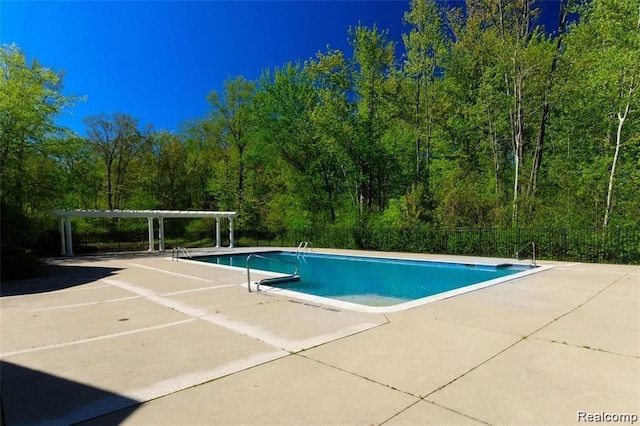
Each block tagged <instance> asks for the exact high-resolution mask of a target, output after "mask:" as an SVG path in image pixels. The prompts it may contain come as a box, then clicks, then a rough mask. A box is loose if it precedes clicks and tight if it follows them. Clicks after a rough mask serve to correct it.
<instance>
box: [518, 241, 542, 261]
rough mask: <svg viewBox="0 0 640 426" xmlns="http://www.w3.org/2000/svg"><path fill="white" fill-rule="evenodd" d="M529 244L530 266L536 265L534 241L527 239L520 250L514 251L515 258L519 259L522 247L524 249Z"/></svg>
mask: <svg viewBox="0 0 640 426" xmlns="http://www.w3.org/2000/svg"><path fill="white" fill-rule="evenodd" d="M529 246H531V266H537V265H536V243H534V242H533V241H529V242H528V243H527V244H525V245H524V246H522V247H521V248H520V250H518V251H517V252H516V259H518V260H520V252H522V251H523V250H524V249H526V248H527V247H529Z"/></svg>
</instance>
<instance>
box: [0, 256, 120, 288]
mask: <svg viewBox="0 0 640 426" xmlns="http://www.w3.org/2000/svg"><path fill="white" fill-rule="evenodd" d="M119 270H120V268H104V267H96V266H77V265H73V266H72V265H64V264H46V265H44V266H43V267H42V269H41V270H40V274H39V276H38V277H37V278H27V279H23V280H11V281H3V282H2V285H0V296H17V295H23V294H36V293H46V292H49V291H55V290H62V289H65V288H69V287H75V286H79V285H82V284H87V283H90V282H94V281H97V280H100V279H102V278H106V277H109V276H111V275H113V274H114V273H115V272H117V271H119Z"/></svg>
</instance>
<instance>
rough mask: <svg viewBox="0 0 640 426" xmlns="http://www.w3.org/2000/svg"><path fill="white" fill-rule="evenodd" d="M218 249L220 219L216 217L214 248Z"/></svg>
mask: <svg viewBox="0 0 640 426" xmlns="http://www.w3.org/2000/svg"><path fill="white" fill-rule="evenodd" d="M219 247H220V218H219V217H216V248H219Z"/></svg>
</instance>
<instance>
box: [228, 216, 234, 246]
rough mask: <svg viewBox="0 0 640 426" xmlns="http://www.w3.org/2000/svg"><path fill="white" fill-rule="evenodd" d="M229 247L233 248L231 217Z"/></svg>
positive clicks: (231, 220) (230, 218)
mask: <svg viewBox="0 0 640 426" xmlns="http://www.w3.org/2000/svg"><path fill="white" fill-rule="evenodd" d="M229 248H233V218H232V217H229Z"/></svg>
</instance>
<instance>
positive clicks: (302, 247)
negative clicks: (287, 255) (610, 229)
mask: <svg viewBox="0 0 640 426" xmlns="http://www.w3.org/2000/svg"><path fill="white" fill-rule="evenodd" d="M309 246H311V247H313V243H312V242H311V241H300V244H298V248H297V249H296V257H298V256H300V255H304V254H305V253H306V252H307V250H308V248H309ZM311 250H313V248H312V249H311Z"/></svg>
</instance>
